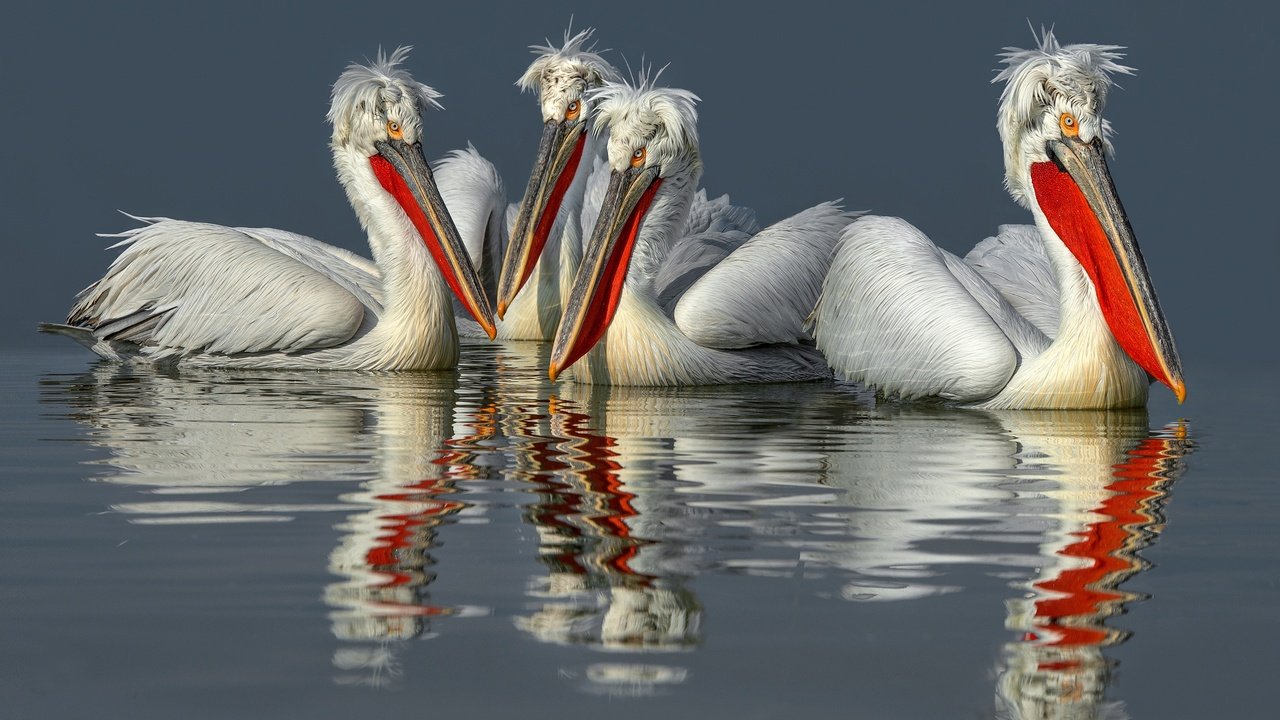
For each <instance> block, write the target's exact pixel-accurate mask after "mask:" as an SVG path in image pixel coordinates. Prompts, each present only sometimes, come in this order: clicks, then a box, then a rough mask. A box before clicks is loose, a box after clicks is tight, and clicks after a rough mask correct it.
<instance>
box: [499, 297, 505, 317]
mask: <svg viewBox="0 0 1280 720" xmlns="http://www.w3.org/2000/svg"><path fill="white" fill-rule="evenodd" d="M506 314H507V301H506V300H499V301H498V319H499V320H501V319H503V317H505V316H506Z"/></svg>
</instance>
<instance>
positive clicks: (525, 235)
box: [498, 28, 618, 317]
mask: <svg viewBox="0 0 1280 720" xmlns="http://www.w3.org/2000/svg"><path fill="white" fill-rule="evenodd" d="M592 32H593V30H592V29H591V28H587V29H586V30H583V31H582V32H579V33H578V34H576V35H573V36H570V35H569V33H568V31H566V32H565V37H564V45H563V46H561V47H559V48H557V47H553V46H551V44H550V43H548V44H547V45H534V46H532V50H533V52H534V54H536V55H537V56H538V57H537V59H535V60H534V61H533V63H531V64H530V65H529V69H527V70H525V72H524V74H523V75H521V76H520V79H519V80H517V81H516V84H517V85H519V86H520V89H521V90H527V91H532V92H535V93H537V94H538V105H539V107H540V108H541V109H542V141H541V143H539V145H538V157H537V159H536V160H535V161H534V165H533V173H532V174H531V175H530V176H529V187H528V189H526V190H525V193H524V199H523V201H521V203H520V210H519V212H518V213H517V214H516V224H515V228H514V229H513V232H512V234H511V240H510V242H509V244H508V245H507V252H506V257H505V258H504V259H503V264H502V275H501V278H500V279H499V282H498V317H502V316H503V315H504V314H505V313H506V310H507V307H508V306H509V305H510V304H511V301H512V300H514V299H515V297H516V294H517V293H519V292H520V288H522V287H524V284H525V282H526V281H527V280H528V279H529V276H530V275H531V274H532V273H533V268H534V266H536V265H537V264H538V258H539V256H540V255H541V254H542V248H543V246H545V245H546V242H547V237H548V236H549V235H550V234H551V229H552V226H553V225H554V224H555V220H556V215H557V214H558V213H559V211H560V203H561V201H562V200H563V199H564V195H565V192H566V191H567V190H568V189H569V185H570V184H572V182H573V178H574V177H575V175H576V173H577V170H578V164H579V162H581V160H582V153H583V148H584V147H585V145H586V140H587V134H588V133H589V132H590V127H591V105H592V104H593V102H594V101H593V100H592V99H591V98H590V97H589V91H590V90H592V89H594V88H597V87H599V86H600V85H601V84H603V83H605V82H609V81H612V80H616V79H617V77H618V73H617V71H616V70H615V69H614V67H613V66H612V65H610V64H609V63H608V62H607V61H606V60H605V59H604V58H602V57H600V55H599V54H598V53H596V52H594V45H588V44H587V41H588V40H590V39H591V34H592Z"/></svg>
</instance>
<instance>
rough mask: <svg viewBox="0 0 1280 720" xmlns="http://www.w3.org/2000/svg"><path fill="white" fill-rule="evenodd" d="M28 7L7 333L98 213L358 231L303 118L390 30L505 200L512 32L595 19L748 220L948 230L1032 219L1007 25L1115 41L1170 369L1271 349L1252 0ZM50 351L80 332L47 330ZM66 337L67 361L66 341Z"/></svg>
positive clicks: (350, 242)
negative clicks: (1018, 145) (1174, 363)
mask: <svg viewBox="0 0 1280 720" xmlns="http://www.w3.org/2000/svg"><path fill="white" fill-rule="evenodd" d="M1183 5H1184V4H1181V3H1178V4H1173V3H1123V4H1121V3H1114V2H1101V3H1093V2H1077V3H1071V4H1069V5H1063V4H1060V3H1045V4H1040V3H985V4H983V5H981V6H971V4H969V3H954V4H946V5H943V6H941V7H935V6H933V5H931V4H927V3H910V2H895V3H892V4H890V5H888V6H885V7H876V6H867V5H863V4H861V3H844V4H840V5H833V6H827V5H813V4H808V3H802V2H794V1H791V2H783V3H772V4H768V5H763V6H746V5H743V6H740V7H741V9H735V10H733V11H726V10H725V9H724V8H725V4H724V3H716V4H710V3H708V4H706V5H702V4H698V3H688V2H664V1H661V0H655V1H649V0H646V2H644V3H614V4H609V5H601V6H592V5H591V4H588V3H581V2H557V1H547V2H537V3H510V4H501V3H483V2H465V3H463V2H459V3H449V4H441V3H430V2H424V3H404V4H398V3H393V4H387V3H381V4H361V3H352V2H342V3H334V2H326V3H308V4H305V5H304V4H299V5H296V6H295V5H286V4H276V3H271V2H252V3H219V4H217V5H216V6H214V5H209V6H199V7H197V6H193V7H177V6H175V5H173V4H170V3H156V4H128V5H120V6H115V5H110V6H109V5H107V4H101V5H78V4H75V3H71V4H68V3H61V4H52V3H24V4H21V5H19V6H16V7H9V8H8V9H6V10H5V11H4V12H3V15H4V17H3V22H0V28H2V29H0V68H3V69H2V70H0V73H2V77H3V81H2V83H0V87H3V92H4V98H5V101H4V107H3V111H2V112H0V137H2V138H4V142H3V143H0V165H2V166H3V168H4V173H3V176H2V177H0V197H3V214H4V225H3V227H4V242H5V244H4V247H5V249H6V250H7V258H6V259H5V262H4V263H3V265H2V266H0V272H2V273H3V277H2V278H0V287H3V292H4V304H3V308H4V310H3V312H2V314H0V323H2V324H3V328H2V330H3V337H4V338H5V341H4V342H5V344H6V345H7V346H10V347H19V346H32V345H37V344H43V343H55V342H65V341H64V340H61V339H55V338H49V337H43V336H39V335H37V334H36V333H35V332H34V326H35V323H36V322H37V321H38V320H58V319H61V318H62V317H63V314H64V313H65V311H66V308H67V307H68V306H69V303H70V301H71V298H72V296H73V295H74V293H75V292H76V291H78V290H79V289H80V288H82V287H83V286H85V285H86V284H88V283H89V282H91V281H92V280H93V279H95V278H96V277H97V276H98V275H99V274H100V273H101V272H102V270H103V269H104V268H105V266H106V265H107V263H108V262H109V260H110V259H111V257H112V256H113V254H112V253H108V252H106V251H104V250H103V247H104V246H105V245H106V244H107V243H106V241H103V240H99V239H97V238H95V237H94V233H96V232H111V231H117V230H120V229H123V228H126V227H129V226H130V225H131V221H129V220H128V219H127V218H124V217H122V216H120V215H118V214H116V210H117V209H119V210H126V211H129V212H132V213H136V214H141V215H166V216H170V217H178V218H186V219H199V220H208V221H213V222H219V223H225V224H231V225H250V226H253V225H269V226H275V227H280V228H285V229H289V230H293V231H297V232H301V233H305V234H308V235H311V236H314V237H317V238H320V239H322V240H325V241H328V242H331V243H335V244H339V245H342V246H345V247H348V248H352V249H357V250H360V251H361V252H366V253H367V248H366V246H365V244H364V238H363V236H362V235H361V233H360V231H359V227H358V225H357V223H356V221H355V218H354V216H353V214H352V212H351V210H350V208H349V207H348V206H347V204H346V201H345V198H344V196H343V194H342V191H341V188H340V187H339V186H338V184H337V182H336V181H335V180H334V177H333V173H332V169H331V166H330V160H329V152H328V147H327V143H328V135H329V129H328V127H327V125H326V124H325V122H324V113H325V110H326V108H327V103H328V92H329V87H330V85H331V83H332V82H333V80H334V79H335V78H336V77H337V75H338V73H339V72H341V70H342V68H343V67H344V65H345V64H346V63H347V62H349V61H351V60H361V59H363V58H365V57H367V56H372V55H373V54H374V53H376V51H377V49H378V47H379V46H383V47H386V48H388V49H389V48H393V47H395V46H397V45H400V44H412V45H414V46H415V50H414V52H413V54H412V55H411V57H410V60H409V63H408V67H409V69H410V70H411V71H412V72H413V73H414V75H415V77H417V78H418V79H420V80H422V81H424V82H426V83H428V84H430V85H433V86H435V87H436V88H437V89H439V90H440V91H442V92H443V93H445V97H444V99H443V101H444V103H445V107H446V111H444V112H438V113H434V114H432V115H431V116H430V117H429V119H428V123H429V134H428V136H427V139H426V145H427V150H428V155H429V156H431V157H438V156H439V155H441V154H443V153H444V152H445V151H447V150H449V149H451V148H457V147H460V146H462V145H464V144H465V143H466V142H467V141H468V140H470V141H472V142H474V143H475V144H476V146H477V147H478V148H479V149H480V150H481V152H483V153H484V154H485V155H486V156H487V157H489V158H491V159H492V160H493V161H494V162H495V163H496V164H497V166H498V168H499V170H500V171H501V172H502V174H503V176H504V178H505V179H506V183H507V192H508V195H509V196H511V197H512V198H515V196H516V194H517V193H518V192H520V191H521V189H522V188H523V186H524V183H525V181H526V179H527V173H528V171H529V166H530V164H531V162H532V157H533V152H534V149H535V147H536V143H537V138H538V132H539V119H538V116H537V111H536V109H535V105H534V101H533V99H532V98H531V97H530V96H527V95H523V96H522V95H521V94H520V93H519V92H518V90H517V89H516V88H515V87H514V85H513V81H514V80H515V78H516V77H518V76H519V74H520V73H521V72H522V71H523V69H524V68H525V66H526V65H527V64H528V62H529V60H530V57H531V56H530V55H529V53H528V51H527V50H526V46H527V45H529V44H530V43H535V42H542V40H543V39H544V37H550V38H551V39H552V40H555V41H557V42H558V41H559V38H560V35H561V33H562V31H563V30H564V27H565V25H566V24H567V23H568V21H569V18H570V16H571V15H573V16H574V23H575V26H583V25H594V26H595V27H597V28H598V32H597V37H598V39H599V41H600V43H601V46H602V47H607V48H611V49H612V50H613V51H612V52H610V53H609V54H608V57H609V58H611V59H612V60H613V61H614V62H616V63H618V64H619V65H621V64H622V58H623V57H625V58H627V59H629V60H630V61H631V64H632V65H633V66H635V65H637V64H638V63H639V62H640V61H641V59H642V58H643V59H645V60H646V61H652V62H655V63H658V64H662V63H667V62H670V63H671V65H670V67H669V69H668V70H667V72H666V74H665V75H664V76H663V80H664V81H665V82H666V83H667V84H671V85H676V86H683V87H687V88H689V89H691V90H693V91H695V92H697V93H698V94H699V95H701V97H702V100H703V101H702V104H701V106H700V112H701V118H700V129H701V133H702V144H703V152H704V155H705V162H706V169H707V171H706V176H705V185H706V186H707V187H708V188H709V189H710V190H711V191H712V192H713V193H719V192H729V193H730V194H731V196H732V197H733V198H734V200H735V201H737V202H740V203H744V204H748V205H751V206H753V207H755V208H756V210H757V211H758V213H759V216H760V219H761V220H762V221H764V222H770V221H773V220H776V219H778V218H780V217H783V216H785V215H788V214H790V213H792V212H795V211H797V210H800V209H802V208H804V207H807V206H808V205H811V204H813V203H816V202H818V201H821V200H825V199H829V198H835V197H843V198H845V199H846V203H847V205H848V206H849V207H853V208H866V209H872V210H874V211H876V212H879V213H888V214H895V215H901V216H904V217H906V218H907V219H909V220H911V221H912V222H914V223H915V224H917V225H918V226H919V227H921V228H922V229H923V230H924V231H926V232H927V233H928V234H929V235H930V236H931V237H933V238H934V239H935V240H936V241H938V242H939V243H940V244H941V245H943V246H944V247H947V248H949V249H951V250H954V251H957V252H964V251H966V250H967V249H968V248H969V247H971V246H972V245H973V244H974V243H975V242H977V241H978V240H981V239H982V238H983V237H985V236H986V235H987V234H989V233H991V232H992V231H993V230H994V229H995V227H996V226H997V225H998V224H1001V223H1007V222H1026V221H1027V219H1028V217H1029V215H1028V214H1027V213H1026V212H1025V211H1023V210H1022V209H1021V208H1019V207H1018V206H1017V205H1015V204H1014V203H1013V201H1012V200H1011V199H1010V198H1009V197H1008V196H1007V194H1006V193H1005V192H1004V190H1003V188H1002V186H1001V177H1002V167H1001V155H1000V148H999V139H998V137H997V135H996V132H995V127H994V121H995V106H996V99H997V97H998V95H999V90H1000V88H999V87H997V86H993V85H991V84H989V81H990V79H991V77H992V71H993V69H994V68H995V66H996V58H995V54H996V52H998V51H999V49H1000V48H1001V47H1002V46H1006V45H1016V46H1023V47H1025V46H1027V45H1028V44H1030V43H1031V42H1032V37H1031V31H1030V30H1029V29H1028V21H1030V22H1032V23H1035V24H1037V25H1038V24H1040V23H1044V24H1055V25H1056V30H1057V34H1058V37H1059V39H1060V40H1062V41H1063V42H1064V43H1071V42H1100V43H1115V44H1121V45H1126V46H1128V47H1129V57H1128V62H1129V63H1130V64H1132V65H1134V66H1136V67H1137V68H1138V70H1139V72H1138V74H1137V75H1136V76H1134V77H1130V78H1123V79H1122V80H1121V84H1122V85H1123V89H1121V90H1117V91H1116V92H1115V93H1113V95H1112V96H1111V101H1110V105H1109V107H1108V108H1107V112H1106V117H1108V118H1109V119H1110V120H1111V121H1112V122H1113V123H1114V125H1115V126H1116V128H1117V130H1118V136H1117V139H1116V147H1117V157H1116V158H1115V159H1114V160H1113V162H1112V164H1111V167H1112V173H1113V176H1114V177H1115V181H1116V184H1117V187H1118V189H1119V191H1120V195H1121V198H1122V200H1123V202H1124V204H1125V206H1126V208H1127V210H1128V212H1129V215H1130V218H1131V220H1132V222H1133V225H1134V228H1135V230H1136V232H1137V236H1138V239H1139V242H1140V244H1141V245H1142V248H1143V251H1144V253H1145V255H1146V258H1147V262H1148V265H1149V267H1150V270H1151V274H1152V277H1153V279H1154V282H1155V285H1156V288H1157V290H1158V292H1159V295H1160V298H1161V301H1162V303H1163V305H1164V308H1165V311H1166V313H1167V315H1168V317H1169V320H1170V323H1171V326H1172V328H1173V330H1174V334H1175V337H1176V338H1177V341H1178V343H1179V346H1180V349H1181V351H1182V355H1183V360H1184V364H1185V365H1186V368H1187V377H1188V386H1189V390H1190V395H1191V402H1192V403H1194V402H1196V399H1197V377H1198V376H1203V375H1204V374H1205V373H1210V372H1219V371H1222V372H1231V371H1234V370H1236V369H1238V368H1242V367H1246V366H1254V367H1257V366H1259V365H1262V366H1264V367H1265V366H1267V365H1269V364H1273V363H1274V357H1275V352H1276V350H1277V341H1276V339H1275V333H1274V328H1275V321H1274V319H1273V316H1272V314H1271V313H1272V306H1273V305H1274V304H1275V301H1276V299H1277V296H1276V292H1275V277H1274V276H1275V273H1276V270H1277V268H1280V263H1278V262H1277V250H1276V240H1277V237H1276V235H1277V233H1276V230H1275V225H1274V224H1273V223H1272V222H1270V218H1269V211H1270V209H1271V207H1272V205H1273V204H1274V202H1275V197H1274V196H1275V190H1276V182H1275V179H1274V174H1273V170H1272V168H1273V162H1274V161H1273V159H1272V158H1271V157H1270V155H1271V153H1272V152H1273V151H1274V149H1275V145H1276V144H1275V140H1274V129H1273V126H1274V124H1275V122H1276V119H1277V117H1280V114H1278V113H1277V101H1276V97H1275V92H1274V90H1275V70H1276V68H1277V62H1276V52H1275V49H1274V42H1273V39H1272V33H1273V31H1274V28H1275V27H1276V25H1277V23H1276V20H1277V15H1278V14H1280V13H1278V12H1277V10H1276V8H1275V6H1274V5H1252V6H1249V7H1247V8H1241V9H1236V8H1233V7H1230V6H1219V4H1217V3H1214V4H1208V3H1206V4H1205V5H1204V6H1203V7H1199V8H1190V7H1184V6H1183ZM66 352H68V353H76V352H82V351H81V350H79V349H77V348H74V347H72V346H70V345H68V346H67V348H66ZM86 358H87V356H86Z"/></svg>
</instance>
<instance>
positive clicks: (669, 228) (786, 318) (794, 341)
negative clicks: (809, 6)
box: [504, 78, 850, 385]
mask: <svg viewBox="0 0 1280 720" xmlns="http://www.w3.org/2000/svg"><path fill="white" fill-rule="evenodd" d="M593 98H594V99H595V100H596V101H597V103H598V104H597V107H596V122H597V123H598V126H599V127H600V128H602V129H605V128H607V130H608V132H609V142H608V170H609V175H608V185H607V187H606V188H605V189H604V192H603V194H602V197H601V199H600V201H599V203H600V204H599V205H598V206H597V207H598V208H599V210H598V215H597V218H596V220H595V223H594V230H593V231H592V235H591V238H590V241H589V242H588V243H587V244H586V245H585V247H584V249H583V257H582V260H581V264H580V266H579V267H578V271H577V273H576V276H575V278H574V282H573V285H572V288H571V289H570V291H569V294H568V296H567V298H566V300H565V304H564V308H563V315H562V317H561V320H560V326H559V328H558V329H557V333H556V339H555V342H554V345H553V347H552V352H551V359H550V368H549V375H550V377H551V378H552V379H553V380H554V379H555V378H556V377H557V376H558V375H559V374H560V373H561V372H562V371H563V370H565V369H567V368H570V367H571V366H572V369H573V378H574V379H575V380H577V381H579V382H583V383H592V384H617V385H708V384H720V383H748V382H786V381H799V380H813V379H818V378H822V377H826V376H828V375H829V370H828V369H827V367H826V365H825V363H824V362H823V361H822V358H821V357H820V356H819V355H818V353H817V352H816V351H815V350H814V348H813V347H812V346H811V345H810V344H809V341H808V336H807V335H806V333H805V331H804V329H803V321H804V318H805V316H806V315H808V313H809V311H810V309H811V308H812V307H813V303H814V301H815V300H816V299H817V295H818V291H819V288H820V285H821V281H822V277H823V275H824V274H825V272H826V270H827V266H828V264H829V262H830V258H831V252H832V248H833V247H834V245H835V242H836V240H837V238H838V237H839V232H840V229H841V228H843V227H844V226H845V225H846V224H847V223H848V222H849V218H850V216H849V214H848V213H845V212H844V211H842V210H841V209H840V208H839V207H837V206H836V205H835V204H833V203H824V204H821V205H818V206H816V207H814V208H811V209H809V210H806V211H804V212H802V213H800V214H798V215H796V216H794V217H792V218H789V219H787V220H784V221H782V222H780V223H778V224H776V225H774V226H772V227H770V228H767V229H765V230H764V231H762V232H760V233H758V234H756V235H755V236H754V237H749V236H748V235H747V234H746V233H745V232H743V231H742V230H740V229H738V228H736V227H735V228H728V229H723V228H721V229H718V230H717V229H710V230H708V231H707V232H702V233H698V234H694V235H688V234H686V231H687V229H688V228H689V227H690V215H691V210H692V209H693V208H694V205H695V201H697V200H698V199H699V198H700V197H705V196H700V194H699V193H698V192H696V191H695V188H696V187H697V183H698V180H699V179H700V177H701V174H702V161H701V158H700V155H699V152H698V137H697V113H696V110H695V107H694V104H695V102H696V101H697V97H696V96H695V95H693V94H692V93H690V92H687V91H684V90H676V89H670V88H655V87H653V86H652V85H651V83H650V82H649V81H648V80H646V79H644V78H642V79H641V82H640V83H639V84H638V86H632V85H630V84H627V83H621V82H619V83H610V84H607V85H606V86H604V87H603V88H602V89H601V90H600V91H598V92H597V93H595V94H594V96H593ZM507 263H508V264H507V265H506V267H505V268H504V270H506V271H511V269H512V267H513V266H512V264H511V263H512V256H511V255H510V254H509V255H508V257H507Z"/></svg>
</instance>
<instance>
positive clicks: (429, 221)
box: [369, 140, 498, 340]
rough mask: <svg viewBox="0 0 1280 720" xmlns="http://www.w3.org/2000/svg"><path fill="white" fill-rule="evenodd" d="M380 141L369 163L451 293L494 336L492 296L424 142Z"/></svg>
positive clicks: (489, 334) (495, 329)
mask: <svg viewBox="0 0 1280 720" xmlns="http://www.w3.org/2000/svg"><path fill="white" fill-rule="evenodd" d="M376 147H377V148H378V154H377V155H374V156H372V157H370V158H369V163H370V165H372V166H373V172H374V174H375V175H376V176H377V177H378V182H379V183H381V184H382V187H383V189H385V190H386V191H387V192H388V193H390V194H391V196H392V197H394V198H395V199H396V202H398V203H399V204H400V207H401V209H403V210H404V213H405V215H408V216H409V220H410V221H412V222H413V226H414V227H415V228H417V230H418V234H419V235H421V236H422V242H423V244H425V245H426V246H427V249H428V250H429V251H431V257H432V258H434V259H435V261H436V265H437V266H438V267H439V268H440V273H441V274H442V275H444V279H445V281H446V282H448V283H449V287H450V288H451V289H452V290H453V294H454V295H456V296H457V297H458V300H459V301H460V302H461V303H462V305H463V307H465V308H466V309H467V312H470V313H471V315H472V317H474V318H475V319H476V322H478V323H480V327H482V328H484V331H485V333H486V334H487V335H488V336H489V339H490V340H492V339H494V338H495V337H497V334H498V332H497V328H496V325H495V324H494V320H493V310H492V309H491V308H490V307H489V297H488V296H487V295H485V293H484V290H483V289H482V286H481V284H480V278H479V277H478V276H477V275H476V269H475V267H473V266H472V265H471V259H470V257H469V256H468V255H467V249H466V246H465V245H463V244H462V237H461V236H460V235H459V234H458V228H457V227H456V226H454V224H453V218H452V217H450V216H449V209H448V208H446V207H445V205H444V199H443V198H441V197H440V190H439V189H438V188H437V187H436V181H435V177H434V176H433V175H432V174H431V167H430V166H428V165H427V160H426V158H425V157H423V155H422V145H421V144H420V143H413V144H409V143H407V142H404V141H403V140H388V141H380V142H378V143H377V144H376Z"/></svg>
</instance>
